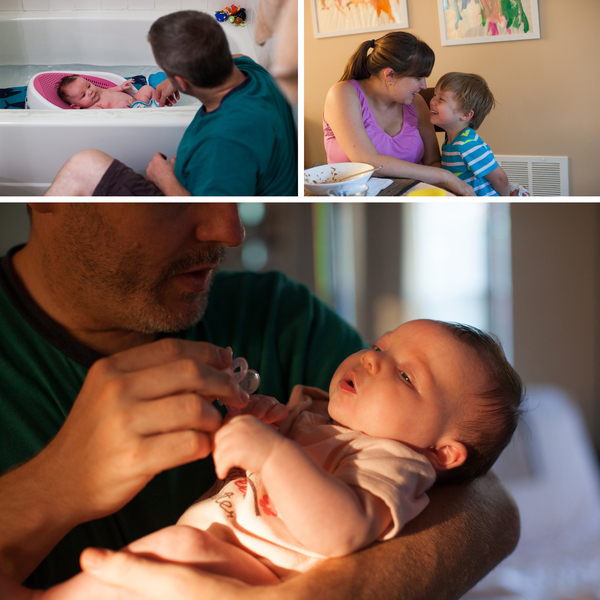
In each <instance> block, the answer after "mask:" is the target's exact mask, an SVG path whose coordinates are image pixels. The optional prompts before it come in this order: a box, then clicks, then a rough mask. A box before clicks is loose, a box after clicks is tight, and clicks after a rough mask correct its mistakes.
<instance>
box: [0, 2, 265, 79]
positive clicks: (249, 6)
mask: <svg viewBox="0 0 600 600" xmlns="http://www.w3.org/2000/svg"><path fill="white" fill-rule="evenodd" d="M259 2H260V0H237V1H236V0H0V11H2V10H11V11H15V10H16V11H28V10H42V11H60V10H168V11H173V10H202V11H204V12H208V13H214V12H216V11H218V10H222V9H223V8H225V7H226V6H231V5H232V4H235V5H236V6H243V7H244V8H245V9H246V16H247V20H246V27H247V29H248V32H249V34H250V39H251V40H252V42H253V44H254V49H255V52H256V57H257V60H258V62H259V63H260V64H261V65H263V66H265V67H267V68H268V67H269V65H270V64H271V48H272V45H273V44H272V40H269V41H268V42H267V43H266V44H265V45H264V46H259V45H258V44H255V43H254V24H255V23H256V9H257V8H258V4H259ZM232 27H233V25H232Z"/></svg>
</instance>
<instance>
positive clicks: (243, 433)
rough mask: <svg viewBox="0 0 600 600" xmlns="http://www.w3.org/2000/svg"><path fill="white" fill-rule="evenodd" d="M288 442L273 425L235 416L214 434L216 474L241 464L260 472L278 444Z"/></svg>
mask: <svg viewBox="0 0 600 600" xmlns="http://www.w3.org/2000/svg"><path fill="white" fill-rule="evenodd" d="M284 441H285V438H283V436H282V435H280V434H279V433H278V432H277V431H276V430H275V429H273V427H270V426H269V425H267V424H266V423H263V422H262V421H260V420H259V419H257V418H256V417H253V416H251V415H240V416H239V417H234V418H233V419H232V420H231V421H230V422H229V423H228V424H227V425H224V426H223V427H221V429H219V431H217V433H216V434H215V449H214V451H213V459H214V461H215V469H216V472H217V477H219V478H220V479H225V477H227V473H228V472H229V469H232V468H233V467H239V468H240V469H247V470H249V471H253V472H255V473H260V472H261V470H262V468H263V465H264V464H265V461H266V460H267V459H268V458H269V456H270V455H271V453H272V452H273V450H274V449H275V447H276V446H278V445H279V444H281V443H282V442H284Z"/></svg>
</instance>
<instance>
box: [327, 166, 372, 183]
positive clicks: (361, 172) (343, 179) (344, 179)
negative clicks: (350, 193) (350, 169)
mask: <svg viewBox="0 0 600 600" xmlns="http://www.w3.org/2000/svg"><path fill="white" fill-rule="evenodd" d="M379 169H383V165H381V166H380V167H373V168H372V169H367V170H366V171H360V172H359V173H353V174H352V175H346V177H342V178H341V179H338V180H337V182H336V183H341V182H342V181H346V180H347V179H353V178H354V177H358V176H359V175H364V174H365V173H371V172H372V171H373V172H374V171H378V170H379Z"/></svg>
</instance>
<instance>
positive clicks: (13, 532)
mask: <svg viewBox="0 0 600 600" xmlns="http://www.w3.org/2000/svg"><path fill="white" fill-rule="evenodd" d="M32 209H33V210H32V230H31V235H30V238H29V242H28V243H27V244H26V245H25V246H22V247H18V248H16V249H14V250H13V251H11V252H10V253H9V254H8V255H7V256H6V257H5V258H4V259H3V260H2V265H1V268H0V273H1V275H0V322H1V327H0V332H1V334H0V414H2V419H1V420H0V439H2V444H1V445H0V463H1V466H0V469H1V471H2V473H3V475H2V476H1V477H0V596H2V597H8V598H13V597H14V598H19V597H23V598H26V597H27V596H26V595H21V596H19V595H17V594H19V593H20V592H23V590H22V589H21V590H20V591H17V592H15V594H13V595H9V593H7V592H6V584H7V581H6V580H5V579H3V578H2V575H3V576H8V577H11V578H12V579H13V580H15V581H19V582H22V581H24V580H25V579H27V578H29V579H27V585H28V586H31V587H38V588H39V587H47V586H49V585H51V584H53V583H55V582H57V581H60V580H62V579H64V578H66V577H68V576H69V575H71V574H72V573H73V572H75V571H76V570H77V562H78V556H79V553H80V552H81V550H82V549H83V548H85V547H86V546H89V545H92V546H99V547H104V548H110V549H113V550H116V549H118V548H120V547H122V546H123V545H124V544H127V543H130V542H132V541H133V540H135V539H137V538H139V537H141V536H143V535H145V534H147V533H149V532H151V531H154V530H156V529H158V528H161V527H164V526H167V525H169V524H173V523H174V522H175V521H176V520H177V518H178V517H179V516H180V514H181V513H182V512H183V511H184V510H185V508H187V507H188V505H189V504H191V503H192V502H194V501H195V500H196V499H197V498H198V496H199V495H200V494H201V493H202V492H204V491H206V489H208V488H209V487H210V486H211V485H212V483H213V481H214V471H213V467H212V461H211V459H210V457H209V454H210V451H211V436H212V434H213V433H214V432H215V431H216V430H217V429H218V428H219V426H220V423H221V414H220V413H219V412H218V410H217V409H216V407H215V406H214V404H213V403H212V400H213V399H214V398H220V399H222V400H224V401H225V402H226V403H227V404H229V405H231V406H234V407H242V406H243V405H244V403H245V402H247V399H248V398H247V394H245V392H243V391H242V390H241V389H240V388H239V386H238V385H237V384H236V383H235V382H234V381H233V379H232V378H231V376H230V375H229V374H228V372H227V366H228V365H229V364H230V363H231V357H232V355H233V356H244V357H245V358H246V359H247V360H248V363H249V365H250V367H251V368H254V369H256V370H258V371H259V372H260V374H261V377H262V378H263V383H262V384H261V388H260V392H262V393H264V394H267V395H272V396H275V397H276V398H277V399H279V400H280V401H286V400H287V398H288V395H289V393H290V391H291V388H292V387H293V385H294V384H297V383H302V384H308V385H312V386H315V387H320V388H326V387H327V384H328V381H329V379H330V377H331V375H332V373H333V371H334V370H335V368H336V367H337V365H338V364H339V363H340V362H341V360H342V358H344V357H345V356H346V355H347V354H348V353H350V352H354V351H355V350H357V349H359V348H361V347H363V343H362V341H361V340H360V338H359V337H358V335H357V334H356V332H354V331H353V330H352V329H351V328H350V327H349V326H348V325H346V324H345V323H344V322H343V321H341V319H339V318H338V317H337V316H336V315H335V314H334V313H332V312H331V311H330V310H329V309H327V308H326V307H325V306H324V305H323V304H322V303H320V302H319V301H317V300H316V299H315V298H314V297H313V296H312V295H311V294H310V293H309V292H308V290H306V288H304V287H303V286H299V285H297V284H294V283H292V282H290V281H289V280H287V279H286V278H285V277H283V276H282V275H280V274H277V273H267V274H260V275H259V274H253V273H232V274H227V273H222V274H218V275H215V272H216V269H217V266H218V264H219V261H220V258H221V254H222V252H221V250H222V247H223V246H225V247H227V246H236V245H239V244H240V243H241V242H242V240H243V236H244V232H243V227H242V225H241V223H240V220H239V216H238V214H237V206H236V205H235V204H232V203H226V204H220V205H215V204H210V203H196V204H178V203H151V204H139V203H130V204H115V203H109V204H89V205H84V204H65V203H57V204H49V203H44V204H39V205H37V204H33V205H32ZM211 284H212V289H211V291H210V299H209V296H208V293H209V287H210V285H211ZM227 347H230V348H231V349H232V351H230V350H227ZM431 506H432V507H434V510H433V512H432V511H431V510H429V509H428V510H429V512H427V511H425V512H424V513H423V516H422V517H421V516H420V517H419V518H417V519H415V523H416V525H414V526H413V529H412V534H413V535H410V531H411V530H410V529H409V534H408V535H407V536H405V537H403V538H399V539H397V540H393V541H391V542H386V543H385V544H381V545H377V546H374V547H372V548H370V549H368V550H366V551H363V552H361V553H359V554H357V555H354V556H352V557H348V558H347V559H344V560H341V561H334V562H332V563H331V564H328V565H327V566H325V567H323V569H324V571H323V569H318V570H314V571H313V572H311V573H310V574H309V573H307V574H305V575H302V576H298V577H296V578H294V579H293V580H290V582H289V585H288V582H285V583H283V584H281V586H282V589H281V590H280V591H278V592H276V593H277V594H279V595H278V596H277V597H281V598H290V599H295V598H299V597H306V593H309V590H310V594H311V597H312V598H314V599H315V600H320V599H321V598H323V599H325V598H327V599H328V600H331V599H333V600H342V599H345V598H348V597H350V596H349V595H348V586H351V587H352V588H353V590H354V591H356V593H357V594H358V597H366V596H367V595H371V596H373V595H376V596H377V597H379V598H383V599H386V598H392V597H397V596H398V595H400V596H402V590H404V589H405V588H406V586H408V588H407V589H410V590H411V593H415V594H417V595H413V596H412V597H415V598H423V599H425V598H432V597H437V595H441V592H440V590H441V591H443V592H444V593H446V592H448V591H449V590H452V591H453V592H452V593H453V594H458V593H459V592H461V593H462V592H464V591H465V590H466V589H468V587H466V586H469V585H472V584H474V583H475V581H477V579H479V578H480V577H481V576H482V575H483V574H485V572H487V571H488V570H489V569H490V568H492V567H493V566H494V565H495V564H496V563H497V562H498V561H499V560H501V559H502V558H503V557H504V556H505V555H506V554H507V553H508V552H509V551H510V550H511V549H512V546H514V543H515V542H516V537H518V536H517V535H516V533H515V525H516V524H517V522H518V519H515V515H514V512H513V510H512V507H511V505H510V502H509V500H508V499H507V498H506V496H505V494H504V493H503V491H502V488H501V486H500V485H499V484H497V483H496V482H495V480H494V479H493V478H491V479H490V478H489V477H488V478H487V479H485V478H484V480H482V481H481V482H478V483H475V484H469V485H468V486H444V487H443V488H439V489H438V490H434V491H432V495H431ZM414 528H417V529H414ZM417 532H418V535H415V534H416V533H417ZM442 540H443V543H442ZM467 541H468V544H467ZM140 560H144V559H143V557H140ZM432 561H433V562H435V563H436V565H437V566H436V568H435V569H433V568H432ZM149 564H150V566H151V568H152V572H153V578H158V579H159V580H160V581H161V583H160V585H158V584H157V585H154V583H152V584H151V588H152V593H158V594H159V597H161V598H164V597H168V598H169V599H172V598H173V599H174V598H175V597H176V596H175V593H176V590H180V591H181V590H185V591H186V593H188V591H189V593H190V594H191V595H190V596H189V598H190V600H195V599H196V598H199V597H204V598H206V597H208V598H219V600H229V599H231V600H233V599H234V598H235V599H236V600H242V599H243V598H244V592H243V590H242V589H239V588H235V589H222V588H221V587H220V586H221V585H226V586H228V585H231V584H230V583H228V582H226V581H224V580H222V579H219V578H216V579H214V578H213V579H211V580H210V583H208V582H207V581H202V579H200V581H201V583H200V586H201V587H202V588H203V592H202V593H201V594H199V593H196V592H194V591H193V589H192V588H191V587H187V586H186V585H184V586H183V587H182V586H181V585H179V584H178V583H177V582H175V581H173V580H172V578H171V576H172V575H173V573H172V571H169V573H163V572H161V565H160V564H157V563H155V562H154V561H151V563H149ZM164 566H166V567H169V565H164ZM111 572H112V573H113V574H115V571H114V570H113V571H111ZM183 572H184V571H181V570H177V574H178V575H181V574H182V573H183ZM364 572H368V573H369V574H370V577H368V578H365V577H363V576H362V575H360V574H361V573H364ZM185 573H186V578H188V579H189V578H190V577H191V578H197V577H200V578H202V577H206V574H204V575H202V574H201V573H199V572H197V571H195V570H193V569H192V570H189V571H185ZM357 577H358V579H357ZM142 579H143V582H145V583H146V584H148V583H150V582H151V581H155V580H154V579H148V578H147V577H146V576H144V577H143V578H142ZM126 580H127V581H128V582H129V583H130V584H131V583H132V582H133V581H134V579H132V578H131V577H129V578H126ZM327 582H329V583H327ZM8 583H9V582H8ZM117 583H118V582H117ZM135 585H136V586H138V587H139V584H138V583H137V582H136V584H135ZM315 585H317V588H316V589H315ZM3 586H4V587H3ZM207 586H208V587H207ZM215 586H217V587H215ZM290 586H292V587H291V589H290ZM234 587H235V586H234ZM140 589H141V588H140ZM164 589H169V590H171V589H172V591H173V595H172V594H171V593H168V594H163V595H162V596H161V595H160V594H161V593H162V592H161V590H164ZM211 590H212V591H211ZM419 590H422V591H419ZM434 592H435V593H434ZM438 592H440V593H439V594H438ZM436 594H437V595H436ZM144 597H146V596H144ZM152 597H154V596H152ZM261 597H266V596H261ZM446 597H455V596H453V595H448V594H446ZM456 597H457V596H456Z"/></svg>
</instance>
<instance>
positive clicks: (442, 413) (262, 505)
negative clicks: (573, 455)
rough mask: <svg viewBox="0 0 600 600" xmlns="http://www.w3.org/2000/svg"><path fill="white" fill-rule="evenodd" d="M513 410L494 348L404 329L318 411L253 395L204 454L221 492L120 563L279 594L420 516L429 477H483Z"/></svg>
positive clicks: (58, 598)
mask: <svg viewBox="0 0 600 600" xmlns="http://www.w3.org/2000/svg"><path fill="white" fill-rule="evenodd" d="M522 399H523V386H522V384H521V380H520V378H519V376H518V375H517V374H516V372H515V371H514V370H513V368H512V367H511V366H510V364H509V363H508V361H507V360H506V358H505V356H504V353H503V351H502V348H501V346H500V344H499V343H498V342H497V341H496V339H495V338H493V337H491V336H489V335H488V334H485V333H483V332H481V331H479V330H477V329H475V328H472V327H468V326H464V325H458V324H452V323H444V322H440V321H429V320H418V321H410V322H408V323H405V324H403V325H401V326H400V327H398V328H397V329H395V330H394V331H392V332H389V333H386V334H385V335H384V336H383V337H382V338H381V339H380V340H379V341H378V342H377V344H376V345H375V346H373V347H372V349H370V350H362V351H360V352H357V353H355V354H352V355H351V356H349V357H348V358H347V359H345V360H344V361H343V362H342V364H341V365H340V366H339V367H338V369H337V370H336V372H335V373H334V375H333V378H332V380H331V384H330V388H329V399H328V402H327V394H325V393H324V392H320V390H316V389H314V388H312V389H311V388H303V387H302V386H296V388H295V389H294V392H293V394H292V399H291V401H290V406H292V407H293V408H292V411H291V412H290V413H289V415H288V416H287V417H285V415H286V414H287V412H288V411H287V409H286V408H285V407H284V406H283V405H281V404H279V403H278V402H277V401H276V400H275V399H274V398H267V397H265V396H258V397H255V400H254V401H253V402H251V403H250V404H249V405H248V407H247V408H246V409H244V412H245V413H246V414H242V415H240V416H235V417H233V418H229V417H227V418H226V419H225V421H224V425H223V426H222V427H221V429H220V430H219V431H217V433H216V435H215V439H214V451H213V457H214V461H215V466H216V472H217V475H218V476H219V477H221V478H223V480H221V481H218V482H217V484H215V486H214V487H213V489H212V490H211V491H210V492H208V493H207V494H205V495H204V496H203V497H202V498H201V499H200V500H199V501H198V502H197V503H196V504H194V505H192V506H191V507H190V508H189V509H188V510H187V511H186V512H185V513H184V514H183V516H182V517H181V518H180V520H179V522H178V524H177V525H175V526H172V527H168V528H165V529H162V530H160V531H157V532H155V533H153V534H150V535H149V536H146V537H145V538H142V539H140V540H137V541H136V542H134V543H133V544H130V545H129V546H128V548H127V549H126V551H129V552H134V553H142V554H151V555H153V556H155V557H157V558H158V559H162V560H166V561H170V562H173V563H185V564H188V565H189V564H191V565H193V566H195V567H197V568H201V569H204V570H207V571H211V572H213V573H217V574H221V575H227V576H231V577H236V578H238V579H240V580H242V581H244V582H246V583H248V584H251V585H256V584H261V585H265V584H272V583H273V584H274V583H278V582H279V581H280V580H281V579H285V578H287V577H289V576H291V575H293V574H295V573H297V572H300V571H305V570H307V569H308V568H310V567H311V566H313V565H314V564H315V563H316V562H318V561H321V560H323V559H325V558H327V557H335V556H343V555H345V554H349V553H351V552H354V551H356V550H358V549H360V548H362V547H364V546H367V545H368V544H371V543H372V542H374V541H376V540H387V539H390V538H392V537H394V536H396V535H397V534H398V532H399V531H400V530H401V528H402V527H403V526H404V524H405V523H406V522H407V521H409V520H410V519H412V518H414V517H415V516H416V515H417V514H419V512H420V511H421V510H423V508H425V506H427V503H428V497H427V495H426V493H425V492H426V490H427V489H428V488H429V487H430V486H431V485H432V484H433V483H434V481H435V480H436V478H438V479H444V480H448V479H452V480H469V479H472V478H475V477H478V476H480V475H483V474H484V473H486V472H487V471H488V470H489V468H490V467H491V466H492V464H493V463H494V462H495V460H496V458H497V457H498V456H499V454H500V452H501V451H502V450H503V449H504V447H505V446H506V444H508V442H509V440H510V438H511V436H512V434H513V432H514V430H515V428H516V426H517V423H518V420H519V417H520V413H521V408H520V406H521V402H522ZM308 408H310V411H309V410H307V409H308ZM281 421H283V422H282V423H281ZM278 422H280V423H281V425H280V427H279V430H277V429H276V428H275V427H273V426H272V425H273V424H274V423H278ZM84 556H85V555H84ZM82 564H83V566H84V569H85V568H86V564H87V563H86V561H85V560H83V561H82ZM90 571H91V568H90ZM111 589H112V588H108V587H106V586H104V584H100V583H98V581H97V580H96V579H94V578H93V577H90V576H89V575H88V574H87V573H83V574H80V575H78V576H76V577H74V578H73V579H71V580H69V581H67V582H66V583H64V584H61V585H59V586H56V587H54V588H52V589H51V590H49V591H48V592H47V593H43V594H41V595H27V592H25V591H24V590H22V589H21V592H22V593H23V595H22V596H21V595H19V596H15V598H18V599H19V600H33V599H35V600H76V599H78V598H85V599H86V600H100V599H102V600H111V599H113V598H118V596H113V595H112V594H113V592H111ZM29 593H30V594H31V592H29Z"/></svg>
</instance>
